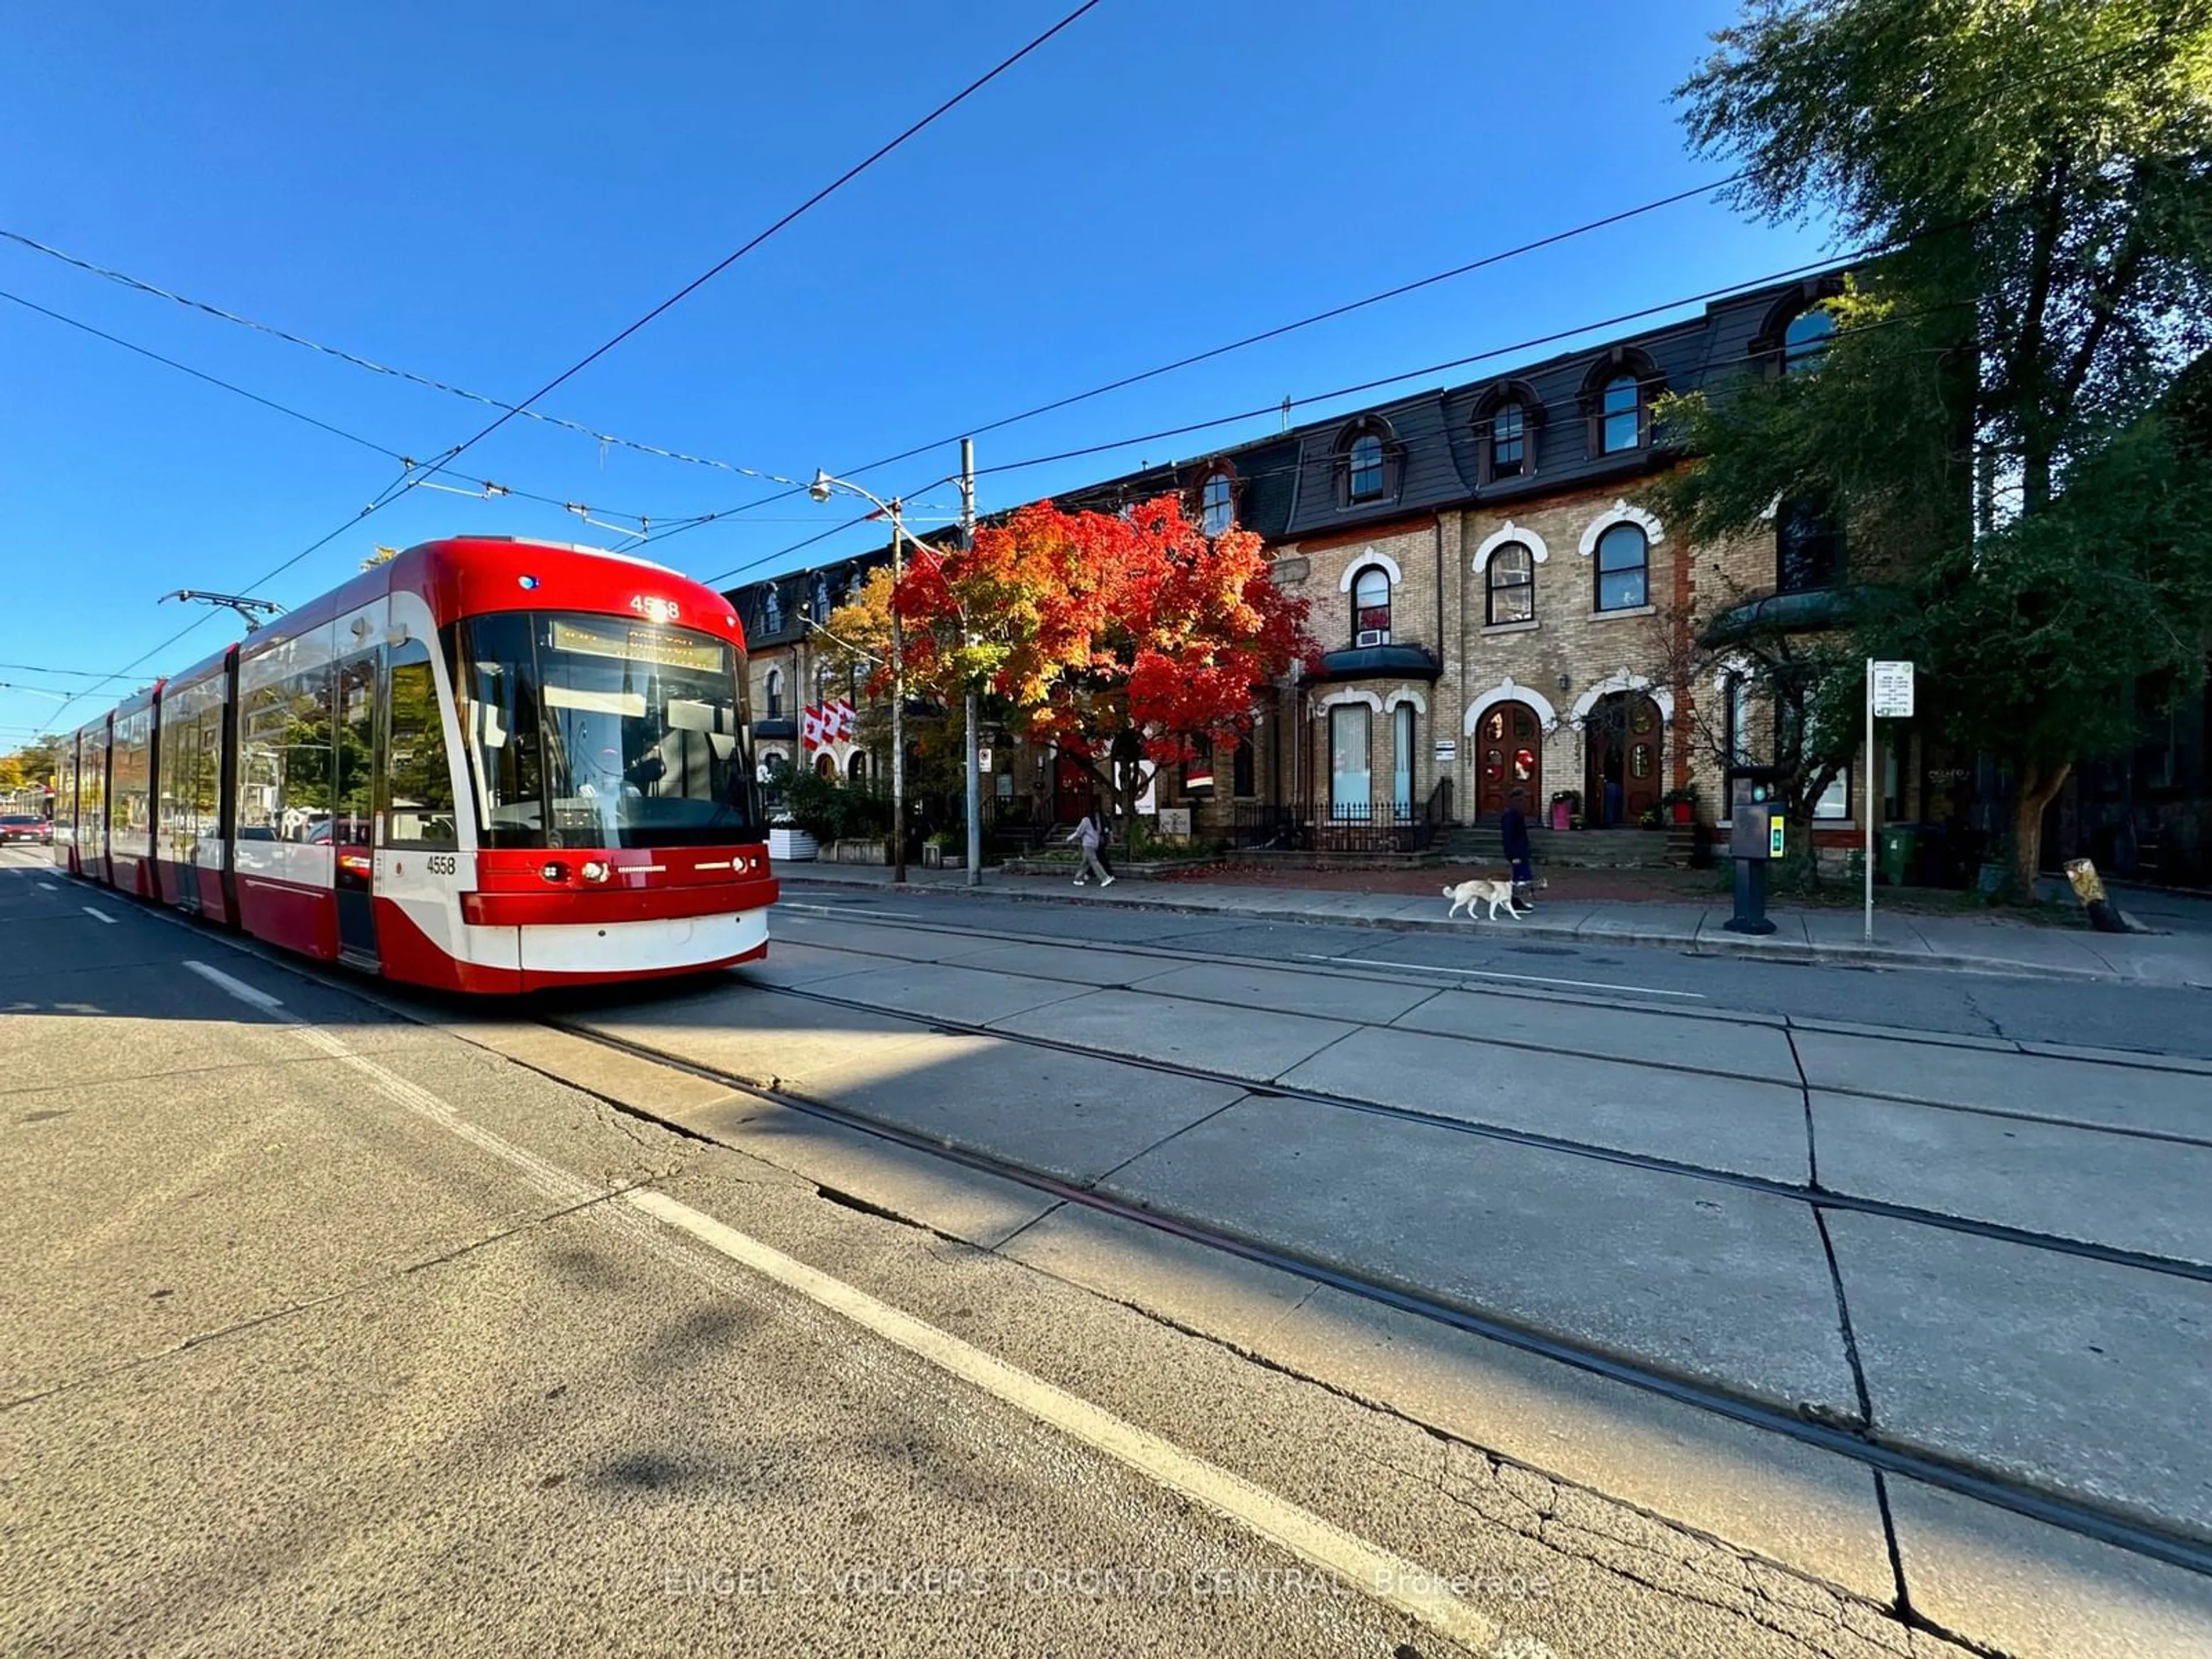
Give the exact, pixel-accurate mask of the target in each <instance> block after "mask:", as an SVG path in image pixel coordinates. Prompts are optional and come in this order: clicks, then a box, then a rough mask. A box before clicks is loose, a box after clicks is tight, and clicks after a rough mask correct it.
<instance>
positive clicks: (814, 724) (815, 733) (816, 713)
mask: <svg viewBox="0 0 2212 1659" xmlns="http://www.w3.org/2000/svg"><path fill="white" fill-rule="evenodd" d="M822 732H823V720H822V711H821V710H820V709H818V708H816V707H815V706H814V705H813V704H812V703H809V704H807V705H806V706H805V708H801V709H800V710H799V742H800V743H802V744H805V746H806V747H807V748H809V749H819V748H821V747H823V741H824V740H823V735H822Z"/></svg>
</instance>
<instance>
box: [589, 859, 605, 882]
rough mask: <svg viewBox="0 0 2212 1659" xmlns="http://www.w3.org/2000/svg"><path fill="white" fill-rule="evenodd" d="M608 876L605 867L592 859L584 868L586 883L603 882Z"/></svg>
mask: <svg viewBox="0 0 2212 1659" xmlns="http://www.w3.org/2000/svg"><path fill="white" fill-rule="evenodd" d="M608 874H609V872H608V870H607V866H605V864H604V863H602V862H601V861H600V860H598V859H592V860H590V861H589V862H588V863H586V865H585V866H584V879H585V880H586V881H605V879H606V878H607V876H608Z"/></svg>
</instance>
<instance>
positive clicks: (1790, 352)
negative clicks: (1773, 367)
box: [1782, 306, 1836, 374]
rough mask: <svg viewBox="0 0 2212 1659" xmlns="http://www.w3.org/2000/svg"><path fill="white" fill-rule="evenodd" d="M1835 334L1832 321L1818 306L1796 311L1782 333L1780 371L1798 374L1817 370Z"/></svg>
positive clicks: (1834, 323)
mask: <svg viewBox="0 0 2212 1659" xmlns="http://www.w3.org/2000/svg"><path fill="white" fill-rule="evenodd" d="M1835 332H1836V319H1834V318H1833V317H1832V316H1830V315H1829V314H1828V313H1827V312H1826V311H1825V310H1823V309H1822V308H1820V307H1818V306H1816V307H1814V308H1813V309H1812V310H1810V311H1801V312H1799V313H1797V314H1796V316H1795V317H1793V318H1791V319H1790V326H1789V327H1787V328H1785V329H1784V330H1783V331H1782V372H1783V373H1784V374H1805V373H1806V372H1807V371H1808V370H1810V369H1815V368H1819V367H1820V360H1821V359H1822V358H1824V357H1826V356H1827V355H1828V345H1829V342H1830V341H1831V340H1832V339H1833V338H1834V337H1835Z"/></svg>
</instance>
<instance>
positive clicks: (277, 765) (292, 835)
mask: <svg viewBox="0 0 2212 1659" xmlns="http://www.w3.org/2000/svg"><path fill="white" fill-rule="evenodd" d="M238 738H239V767H238V773H239V775H238V838H239V840H240V841H281V842H295V843H298V842H313V841H318V840H320V839H321V838H322V836H327V835H328V834H329V833H330V832H329V829H328V828H327V826H328V825H329V823H330V819H331V778H332V775H333V767H332V742H331V738H332V732H331V669H330V665H328V664H325V665H322V666H320V667H317V668H311V669H308V670H307V671H304V672H302V673H298V674H294V675H292V676H291V677H290V678H287V679H283V680H278V681H276V682H274V683H272V684H264V685H258V686H256V687H254V688H253V690H251V691H248V692H246V694H245V695H244V696H243V697H242V698H241V700H240V706H239V720H238ZM318 831H321V835H318V834H317V832H318Z"/></svg>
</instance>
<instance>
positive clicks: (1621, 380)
mask: <svg viewBox="0 0 2212 1659" xmlns="http://www.w3.org/2000/svg"><path fill="white" fill-rule="evenodd" d="M1598 435H1599V438H1598V453H1601V454H1604V455H1618V454H1620V453H1622V452H1623V451H1625V450H1631V449H1635V448H1638V447H1640V446H1641V445H1642V444H1643V442H1644V388H1643V386H1642V385H1641V384H1639V383H1638V380H1637V378H1636V377H1635V376H1634V375H1633V374H1616V375H1614V376H1613V379H1611V380H1607V382H1606V383H1605V390H1604V392H1602V393H1601V401H1600V404H1599V409H1598ZM1638 603H1641V601H1639V602H1638Z"/></svg>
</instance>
